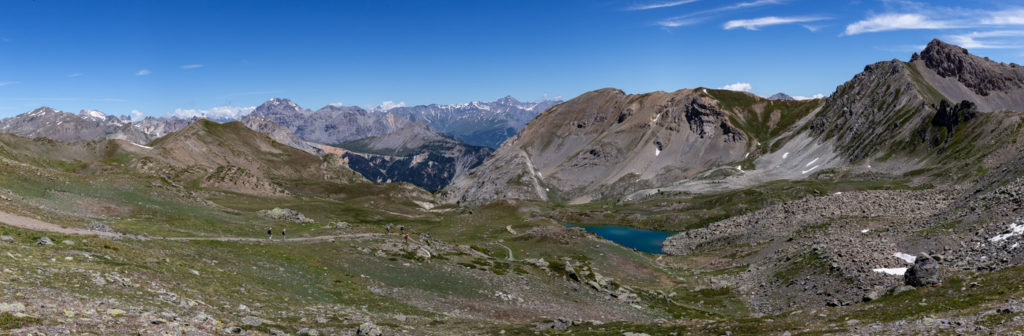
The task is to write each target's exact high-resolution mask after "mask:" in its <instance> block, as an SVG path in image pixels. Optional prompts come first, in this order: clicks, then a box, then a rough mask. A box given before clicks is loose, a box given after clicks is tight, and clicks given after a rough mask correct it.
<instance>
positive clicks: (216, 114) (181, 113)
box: [171, 106, 256, 120]
mask: <svg viewBox="0 0 1024 336" xmlns="http://www.w3.org/2000/svg"><path fill="white" fill-rule="evenodd" d="M255 109H256V107H255V106H248V107H242V106H217V107H211V108H210V109H206V110H202V109H175V110H174V113H171V116H172V117H178V118H184V119H187V118H192V117H200V118H206V119H210V120H234V119H238V118H240V117H242V116H244V115H246V114H249V113H250V112H252V110H255Z"/></svg>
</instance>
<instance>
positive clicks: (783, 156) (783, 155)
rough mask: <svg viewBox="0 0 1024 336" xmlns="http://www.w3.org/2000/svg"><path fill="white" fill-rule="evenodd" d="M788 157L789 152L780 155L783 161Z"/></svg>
mask: <svg viewBox="0 0 1024 336" xmlns="http://www.w3.org/2000/svg"><path fill="white" fill-rule="evenodd" d="M788 157H789V152H785V153H782V159H783V160H785V159H786V158H788Z"/></svg>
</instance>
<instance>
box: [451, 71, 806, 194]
mask: <svg viewBox="0 0 1024 336" xmlns="http://www.w3.org/2000/svg"><path fill="white" fill-rule="evenodd" d="M817 104H818V102H817V101H809V102H774V101H768V100H765V99H762V98H760V97H757V96H754V95H752V94H749V93H742V92H732V91H724V90H707V89H694V90H679V91H676V92H671V93H666V92H653V93H648V94H642V95H627V94H625V93H624V92H622V91H621V90H616V89H602V90H597V91H592V92H588V93H585V94H583V95H581V96H579V97H577V98H575V99H572V100H569V101H567V102H565V103H562V104H559V105H558V106H555V107H554V108H551V109H549V110H547V111H545V112H544V113H543V114H541V115H539V116H538V117H537V118H536V119H534V120H533V121H531V122H530V123H529V124H528V125H527V126H526V127H525V128H524V129H523V130H522V131H520V132H519V134H517V135H516V136H515V137H513V138H511V139H509V141H507V142H506V143H505V144H503V145H502V146H501V148H499V149H498V151H497V152H495V154H494V155H493V156H492V158H490V159H488V160H487V161H486V162H485V163H484V164H483V165H482V166H481V167H479V168H477V169H475V170H474V171H472V172H471V173H470V174H467V175H465V176H464V177H463V178H460V179H457V180H456V181H455V182H453V184H452V186H451V187H449V188H448V189H447V190H446V192H445V197H446V198H447V199H448V200H449V201H451V202H460V203H471V204H479V203H486V202H490V201H494V200H498V199H505V198H523V199H541V200H549V199H552V198H558V199H567V200H570V201H571V202H587V201H591V200H595V199H600V198H606V197H614V196H616V195H622V194H624V193H627V192H630V191H634V190H637V189H640V188H644V187H651V186H659V185H665V184H668V183H671V182H674V181H677V180H680V179H684V178H688V177H691V176H694V175H695V174H697V173H699V172H702V171H704V170H707V169H708V168H710V167H713V166H717V165H721V164H725V163H739V162H740V161H743V160H745V159H747V158H748V156H749V155H750V154H749V153H751V151H754V150H757V149H758V147H759V146H760V144H761V142H765V141H768V140H770V139H773V138H775V137H777V136H778V135H779V134H781V132H782V131H784V130H786V129H787V128H788V127H789V126H791V125H792V124H794V123H795V122H796V121H797V120H799V119H800V118H802V117H803V116H804V115H806V114H807V113H809V112H810V110H811V109H813V107H814V106H816V105H817Z"/></svg>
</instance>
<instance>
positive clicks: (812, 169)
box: [800, 166, 818, 174]
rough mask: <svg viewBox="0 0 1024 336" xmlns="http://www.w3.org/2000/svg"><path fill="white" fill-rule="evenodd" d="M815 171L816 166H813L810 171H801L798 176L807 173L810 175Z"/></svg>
mask: <svg viewBox="0 0 1024 336" xmlns="http://www.w3.org/2000/svg"><path fill="white" fill-rule="evenodd" d="M815 169H818V166H814V167H811V169H808V170H804V171H801V172H800V174H807V173H810V172H812V171H814V170H815Z"/></svg>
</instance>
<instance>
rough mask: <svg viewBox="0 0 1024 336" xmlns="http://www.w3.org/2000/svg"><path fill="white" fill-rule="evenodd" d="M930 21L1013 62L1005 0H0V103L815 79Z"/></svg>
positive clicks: (159, 111)
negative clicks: (848, 0)
mask: <svg viewBox="0 0 1024 336" xmlns="http://www.w3.org/2000/svg"><path fill="white" fill-rule="evenodd" d="M932 38H940V39H943V40H946V41H947V42H953V43H958V44H961V45H963V46H965V47H967V48H968V49H969V50H971V52H973V53H975V54H979V55H983V56H989V57H991V58H992V59H995V60H999V61H1004V62H1016V63H1024V2H1021V1H985V0H976V1H928V2H912V1H872V0H862V1H850V2H842V1H800V0H774V1H773V0H739V1H727V0H720V1H716V0H623V1H617V0H588V1H573V0H569V1H550V0H547V1H532V0H520V1H487V0H481V1H359V2H355V1H352V2H346V1H323V2H319V1H310V2H300V1H238V2H233V1H48V0H34V1H33V0H8V1H4V6H3V9H2V10H0V117H6V116H11V115H15V114H19V113H24V112H27V111H29V110H31V109H33V108H36V107H39V106H44V105H45V106H52V107H55V108H58V109H62V110H65V111H71V112H77V111H78V110H80V109H83V108H88V109H98V110H101V111H104V112H106V113H108V114H115V115H121V114H129V113H132V111H135V113H137V114H139V115H153V116H163V115H168V114H171V113H174V112H175V111H178V113H179V114H187V113H191V112H196V111H220V112H224V113H227V112H226V111H237V110H239V109H237V108H235V107H241V108H242V110H244V108H245V107H251V106H255V105H258V104H260V103H261V102H263V101H265V100H266V99H268V98H271V97H286V98H291V99H292V100H294V101H296V102H297V103H299V104H300V105H303V106H305V107H310V108H314V109H315V108H319V107H321V106H324V105H327V104H331V103H338V102H341V103H344V104H345V105H359V106H374V105H377V104H380V103H381V102H384V101H392V102H395V103H400V102H401V103H405V104H407V105H415V104H427V103H446V104H447V103H460V102H467V101H472V100H494V99H497V98H500V97H502V96H505V95H512V96H514V97H517V98H519V99H521V100H539V99H543V98H545V97H549V98H553V97H564V98H566V99H568V98H572V97H574V96H576V95H579V94H581V93H583V92H586V91H590V90H593V89H598V88H603V87H617V88H621V89H623V90H625V91H626V92H629V93H641V92H647V91H655V90H666V91H671V90H676V89H681V88H692V87H697V86H704V87H725V86H727V85H731V86H730V87H731V88H736V89H747V90H750V91H751V92H754V93H756V94H760V95H770V94H773V93H775V92H780V91H781V92H786V93H789V94H792V95H800V96H812V95H815V94H824V95H828V94H830V93H831V92H832V91H833V90H834V89H835V87H836V86H837V85H840V84H842V83H843V82H844V81H846V80H848V79H850V78H851V77H852V76H853V75H854V74H856V73H857V72H859V71H861V70H862V69H863V67H864V65H866V64H869V63H874V62H876V61H881V60H888V59H893V58H899V59H904V60H906V59H908V58H909V57H910V55H911V54H912V53H913V52H914V51H917V50H919V49H920V48H922V47H923V46H924V45H925V44H926V43H927V42H928V41H930V40H931V39H932Z"/></svg>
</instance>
